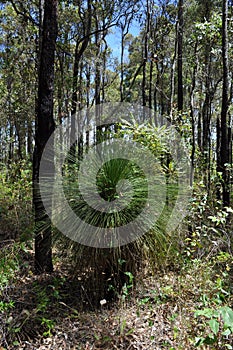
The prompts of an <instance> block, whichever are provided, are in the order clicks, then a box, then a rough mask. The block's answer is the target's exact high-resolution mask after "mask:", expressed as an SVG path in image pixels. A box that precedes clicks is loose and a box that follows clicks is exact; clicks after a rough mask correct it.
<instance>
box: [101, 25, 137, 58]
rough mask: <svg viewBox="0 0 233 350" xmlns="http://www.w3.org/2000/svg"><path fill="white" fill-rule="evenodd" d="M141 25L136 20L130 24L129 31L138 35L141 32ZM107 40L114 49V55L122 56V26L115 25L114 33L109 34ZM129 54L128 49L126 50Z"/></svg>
mask: <svg viewBox="0 0 233 350" xmlns="http://www.w3.org/2000/svg"><path fill="white" fill-rule="evenodd" d="M139 31H140V27H139V24H138V23H137V22H136V21H134V22H133V23H132V25H131V26H130V29H129V33H131V34H132V35H133V36H137V35H138V34H139ZM107 42H108V44H109V46H110V47H111V49H112V55H113V57H117V58H120V54H121V30H120V28H117V27H114V28H113V29H112V33H111V34H108V35H107ZM126 55H127V51H126Z"/></svg>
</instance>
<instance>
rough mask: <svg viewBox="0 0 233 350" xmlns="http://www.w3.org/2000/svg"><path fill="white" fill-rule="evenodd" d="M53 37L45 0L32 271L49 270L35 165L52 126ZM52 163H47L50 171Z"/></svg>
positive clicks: (52, 4)
mask: <svg viewBox="0 0 233 350" xmlns="http://www.w3.org/2000/svg"><path fill="white" fill-rule="evenodd" d="M56 38H57V0H45V2H44V19H43V32H42V45H41V56H40V58H39V72H38V75H39V77H38V100H37V106H36V130H35V148H34V154H33V203H34V208H35V271H36V273H42V272H44V271H46V272H52V271H53V264H52V247H51V222H50V219H49V217H48V215H47V213H46V211H45V208H44V205H43V202H42V199H41V194H40V189H39V168H40V161H41V157H42V153H43V150H44V147H45V145H46V143H47V141H48V139H49V137H50V136H51V134H52V133H53V131H54V129H55V123H54V119H53V92H54V60H55V44H56ZM52 168H53V164H49V169H48V170H49V171H52ZM51 206H52V199H51Z"/></svg>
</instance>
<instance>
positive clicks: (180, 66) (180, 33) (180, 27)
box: [177, 0, 184, 111]
mask: <svg viewBox="0 0 233 350" xmlns="http://www.w3.org/2000/svg"><path fill="white" fill-rule="evenodd" d="M177 69H178V96H177V99H178V101H177V102H178V103H177V104H178V106H177V107H178V111H182V110H183V95H184V93H183V0H179V3H178V63H177Z"/></svg>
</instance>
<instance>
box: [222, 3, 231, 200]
mask: <svg viewBox="0 0 233 350" xmlns="http://www.w3.org/2000/svg"><path fill="white" fill-rule="evenodd" d="M227 18H228V1H227V0H223V1H222V62H223V84H222V108H221V139H220V170H221V172H222V177H223V183H222V187H223V192H222V193H223V198H222V199H223V205H224V206H229V205H230V186H229V185H230V174H229V169H228V163H229V158H230V157H229V138H228V120H227V119H228V109H229V96H228V88H229V86H228V75H229V67H228V30H227V22H228V19H227Z"/></svg>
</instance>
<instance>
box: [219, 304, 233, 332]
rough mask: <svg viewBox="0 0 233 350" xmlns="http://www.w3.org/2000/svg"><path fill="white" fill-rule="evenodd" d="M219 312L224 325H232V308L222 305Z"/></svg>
mask: <svg viewBox="0 0 233 350" xmlns="http://www.w3.org/2000/svg"><path fill="white" fill-rule="evenodd" d="M220 313H221V315H222V318H223V321H224V325H225V326H227V327H233V310H232V309H231V308H230V307H228V306H223V307H221V308H220Z"/></svg>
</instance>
